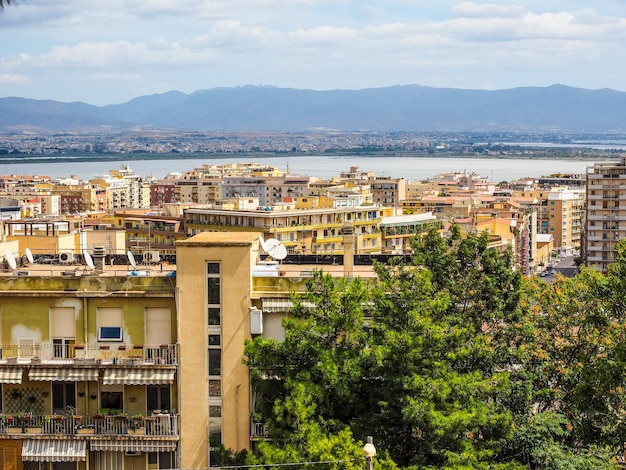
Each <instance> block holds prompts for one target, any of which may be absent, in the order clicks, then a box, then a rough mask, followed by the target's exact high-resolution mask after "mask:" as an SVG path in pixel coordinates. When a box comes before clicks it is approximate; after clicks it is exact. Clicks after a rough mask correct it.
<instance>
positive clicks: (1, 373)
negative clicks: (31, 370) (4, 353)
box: [0, 367, 24, 384]
mask: <svg viewBox="0 0 626 470" xmlns="http://www.w3.org/2000/svg"><path fill="white" fill-rule="evenodd" d="M23 372H24V369H22V368H21V367H9V368H6V369H5V368H1V369H0V384H21V383H22V375H23Z"/></svg>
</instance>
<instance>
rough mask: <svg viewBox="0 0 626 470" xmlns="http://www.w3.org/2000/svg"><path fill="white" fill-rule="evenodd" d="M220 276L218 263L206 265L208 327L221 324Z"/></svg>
mask: <svg viewBox="0 0 626 470" xmlns="http://www.w3.org/2000/svg"><path fill="white" fill-rule="evenodd" d="M220 286H221V276H220V265H219V263H207V303H208V323H209V325H219V324H220V323H221V289H220Z"/></svg>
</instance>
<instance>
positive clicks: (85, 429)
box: [74, 424, 96, 434]
mask: <svg viewBox="0 0 626 470" xmlns="http://www.w3.org/2000/svg"><path fill="white" fill-rule="evenodd" d="M74 430H75V432H76V434H95V433H96V426H95V425H93V424H79V425H77V426H76V427H75V428H74Z"/></svg>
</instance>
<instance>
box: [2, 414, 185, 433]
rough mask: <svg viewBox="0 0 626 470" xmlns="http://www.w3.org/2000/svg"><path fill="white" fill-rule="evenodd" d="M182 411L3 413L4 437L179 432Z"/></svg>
mask: <svg viewBox="0 0 626 470" xmlns="http://www.w3.org/2000/svg"><path fill="white" fill-rule="evenodd" d="M178 420H179V415H172V414H165V413H164V414H152V415H150V416H146V417H141V418H131V417H128V416H127V415H118V416H108V415H93V416H66V415H30V414H29V415H26V416H24V415H12V414H10V413H5V414H2V415H0V438H2V437H4V436H3V435H6V434H9V435H14V434H44V435H50V434H53V435H57V436H59V437H61V438H64V437H67V436H77V435H87V436H89V435H95V436H121V435H127V436H141V437H151V436H152V437H176V436H178Z"/></svg>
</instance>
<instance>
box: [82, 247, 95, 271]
mask: <svg viewBox="0 0 626 470" xmlns="http://www.w3.org/2000/svg"><path fill="white" fill-rule="evenodd" d="M83 256H84V258H85V264H87V267H88V268H89V269H91V270H92V271H93V270H94V269H96V267H95V266H94V264H93V259H92V258H91V255H90V254H89V253H87V251H86V250H85V251H83Z"/></svg>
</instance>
